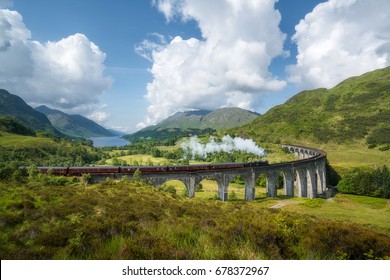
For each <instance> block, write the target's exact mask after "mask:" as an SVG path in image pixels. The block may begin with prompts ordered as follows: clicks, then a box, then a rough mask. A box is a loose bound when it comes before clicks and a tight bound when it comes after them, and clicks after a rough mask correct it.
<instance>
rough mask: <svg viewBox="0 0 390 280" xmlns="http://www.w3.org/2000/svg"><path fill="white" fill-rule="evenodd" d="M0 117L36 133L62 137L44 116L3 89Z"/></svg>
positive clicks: (1, 91) (0, 97)
mask: <svg viewBox="0 0 390 280" xmlns="http://www.w3.org/2000/svg"><path fill="white" fill-rule="evenodd" d="M0 116H11V117H14V118H16V119H17V120H19V121H20V122H21V123H22V124H24V125H26V126H27V127H29V128H32V129H34V130H36V131H44V132H47V133H50V134H53V135H57V136H63V135H62V134H61V133H60V132H59V131H58V130H57V129H55V128H54V126H52V125H51V123H50V121H49V119H48V118H47V117H46V116H45V115H44V114H42V113H41V112H38V111H36V110H34V109H33V108H32V107H31V106H29V105H28V104H27V103H26V102H25V101H24V100H23V99H22V98H20V97H19V96H17V95H15V94H11V93H9V92H8V91H7V90H5V89H0Z"/></svg>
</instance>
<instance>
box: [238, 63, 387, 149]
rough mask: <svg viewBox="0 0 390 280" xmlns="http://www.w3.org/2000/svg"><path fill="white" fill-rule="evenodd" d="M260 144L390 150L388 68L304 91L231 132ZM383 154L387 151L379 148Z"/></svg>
mask: <svg viewBox="0 0 390 280" xmlns="http://www.w3.org/2000/svg"><path fill="white" fill-rule="evenodd" d="M232 132H234V133H236V134H244V135H248V136H249V137H252V138H254V139H256V140H257V141H259V142H294V143H302V144H305V143H314V144H324V143H328V144H329V143H335V144H352V143H357V142H364V143H365V144H366V145H368V146H370V148H374V147H375V146H386V147H388V146H387V145H389V144H390V67H387V68H385V69H380V70H376V71H373V72H369V73H366V74H364V75H362V76H359V77H353V78H349V79H347V80H345V81H343V82H342V83H340V84H338V85H337V86H335V87H334V88H332V89H323V88H320V89H316V90H310V91H303V92H301V93H298V94H297V95H295V96H293V97H292V98H290V99H289V100H288V101H287V102H286V103H284V104H282V105H279V106H276V107H274V108H272V109H271V110H269V111H268V112H267V113H266V114H264V115H263V116H260V117H258V118H257V119H256V120H254V121H253V122H251V123H249V124H247V125H245V126H243V127H240V128H237V129H234V130H232ZM382 148H383V149H385V147H382Z"/></svg>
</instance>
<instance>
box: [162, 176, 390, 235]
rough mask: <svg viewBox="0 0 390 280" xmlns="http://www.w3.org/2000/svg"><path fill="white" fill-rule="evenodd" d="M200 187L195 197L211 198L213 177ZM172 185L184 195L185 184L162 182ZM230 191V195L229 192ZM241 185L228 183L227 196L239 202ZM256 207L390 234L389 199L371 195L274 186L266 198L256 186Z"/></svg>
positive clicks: (214, 193)
mask: <svg viewBox="0 0 390 280" xmlns="http://www.w3.org/2000/svg"><path fill="white" fill-rule="evenodd" d="M201 184H202V187H203V188H202V190H201V191H197V192H195V198H194V199H195V200H215V199H216V198H217V196H218V185H217V182H216V181H214V180H203V181H202V182H201ZM167 185H170V186H173V187H175V189H176V191H177V194H179V195H184V193H185V186H184V184H183V183H182V182H180V181H177V180H173V181H169V182H167V183H166V184H165V186H167ZM233 193H234V194H233ZM244 197H245V188H244V185H242V184H237V183H230V184H229V199H232V198H233V199H234V200H237V201H243V200H244ZM250 203H251V204H256V205H257V206H259V207H270V208H272V207H275V208H281V209H282V210H283V211H289V212H294V213H305V214H308V215H313V216H316V217H318V218H324V219H331V220H337V221H345V222H351V223H357V224H360V225H362V226H365V227H367V228H370V229H372V230H374V231H377V232H380V233H385V234H386V235H388V236H390V200H389V199H382V198H374V197H365V196H355V195H347V194H337V195H336V196H335V197H333V198H330V199H320V198H318V199H309V198H299V197H287V196H284V195H283V189H278V197H276V198H270V197H266V189H265V188H263V187H256V196H255V201H254V202H250Z"/></svg>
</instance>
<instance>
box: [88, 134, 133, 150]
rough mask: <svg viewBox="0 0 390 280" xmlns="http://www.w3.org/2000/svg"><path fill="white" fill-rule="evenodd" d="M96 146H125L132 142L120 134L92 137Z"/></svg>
mask: <svg viewBox="0 0 390 280" xmlns="http://www.w3.org/2000/svg"><path fill="white" fill-rule="evenodd" d="M89 139H91V140H92V141H93V146H94V147H106V146H124V145H127V144H130V142H128V141H126V140H125V139H122V138H120V137H119V136H114V137H91V138H89Z"/></svg>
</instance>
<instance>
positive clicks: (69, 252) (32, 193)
mask: <svg viewBox="0 0 390 280" xmlns="http://www.w3.org/2000/svg"><path fill="white" fill-rule="evenodd" d="M204 185H205V187H204V188H205V189H206V188H208V184H207V183H206V182H204ZM210 187H211V186H210ZM231 189H232V191H233V186H232V187H231ZM239 189H240V188H239V187H237V188H235V189H234V191H237V192H239V191H240V190H239ZM199 194H200V193H199ZM286 201H288V200H286V199H285V198H284V197H280V198H276V199H271V198H260V199H258V200H256V201H253V202H249V203H248V202H244V201H242V200H235V201H227V202H221V201H218V200H214V199H203V198H202V197H201V195H199V196H198V193H197V197H196V198H194V199H190V198H185V197H183V196H182V195H180V194H172V193H168V192H166V191H164V190H163V189H160V188H155V187H151V186H146V185H144V184H142V183H137V182H116V181H113V180H110V181H106V182H103V183H100V184H96V185H88V186H86V187H85V186H84V185H82V184H77V183H74V182H73V181H72V183H71V184H69V185H66V186H55V185H47V186H42V185H39V184H36V183H34V184H33V185H30V184H19V185H13V184H4V183H0V229H1V230H0V258H1V259H149V260H151V259H376V258H381V259H383V258H388V257H389V256H390V234H389V224H390V223H389V222H388V218H386V213H387V214H388V212H389V202H388V201H386V200H366V199H365V198H357V197H351V196H341V197H338V196H336V198H335V199H334V201H333V202H331V201H321V202H319V201H318V200H311V201H314V202H307V200H305V199H298V198H294V199H291V201H292V202H293V203H297V204H295V205H293V204H292V203H290V204H289V205H285V206H284V207H282V208H281V209H275V207H274V206H275V204H279V203H281V202H283V203H285V202H286ZM345 204H348V206H347V205H345ZM293 207H297V208H293ZM332 207H333V208H332ZM348 207H349V209H350V212H353V211H360V212H363V211H365V210H367V209H368V210H369V209H376V210H377V211H376V212H374V211H372V212H370V211H365V212H366V216H365V217H364V219H365V220H366V221H364V219H361V220H359V219H358V218H357V216H358V213H357V214H356V216H352V215H351V213H350V212H348V211H347V209H348ZM337 208H339V209H344V212H340V211H339V212H340V214H339V215H340V217H338V218H337V219H336V218H334V217H333V216H335V215H336V214H335V213H336V210H334V211H333V210H332V209H337ZM331 210H332V211H331ZM326 211H329V212H330V214H329V215H325V214H324V213H326ZM333 212H334V213H333ZM342 215H344V217H342ZM387 217H388V215H387ZM383 233H384V234H383Z"/></svg>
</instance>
